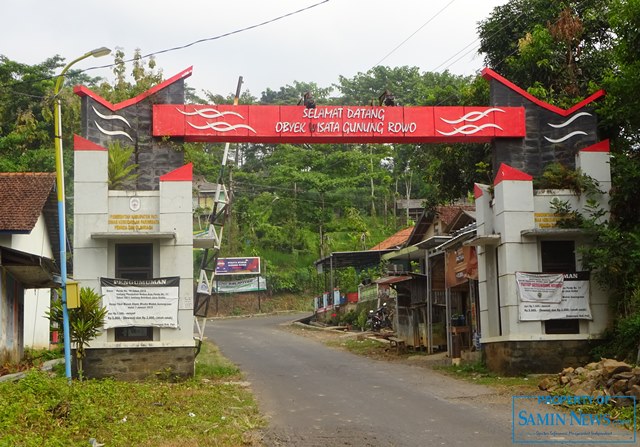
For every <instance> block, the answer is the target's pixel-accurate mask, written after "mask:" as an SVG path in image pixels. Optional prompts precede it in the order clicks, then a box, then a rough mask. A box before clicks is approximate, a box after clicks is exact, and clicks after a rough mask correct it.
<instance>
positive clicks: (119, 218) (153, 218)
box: [109, 214, 160, 231]
mask: <svg viewBox="0 0 640 447" xmlns="http://www.w3.org/2000/svg"><path fill="white" fill-rule="evenodd" d="M159 224H160V219H159V217H158V215H157V214H110V215H109V226H111V227H112V228H113V229H114V230H116V231H153V230H155V229H156V228H155V226H156V225H159Z"/></svg>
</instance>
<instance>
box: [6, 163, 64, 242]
mask: <svg viewBox="0 0 640 447" xmlns="http://www.w3.org/2000/svg"><path fill="white" fill-rule="evenodd" d="M55 182H56V175H55V174H54V173H48V172H1V173H0V231H5V232H16V233H20V232H30V231H31V230H33V227H34V226H35V224H36V222H37V221H38V217H40V214H42V213H43V210H44V208H45V205H46V203H47V199H48V198H49V196H50V194H51V193H52V191H53V187H54V185H55Z"/></svg>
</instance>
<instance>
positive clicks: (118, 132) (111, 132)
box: [94, 121, 133, 141]
mask: <svg viewBox="0 0 640 447" xmlns="http://www.w3.org/2000/svg"><path fill="white" fill-rule="evenodd" d="M94 123H95V125H96V127H97V128H98V130H99V131H100V132H102V133H103V134H105V135H111V136H116V135H123V136H125V137H127V138H128V139H130V140H131V141H133V138H131V136H130V135H129V134H128V133H126V132H125V131H124V130H105V129H103V128H102V127H100V124H98V122H97V121H94Z"/></svg>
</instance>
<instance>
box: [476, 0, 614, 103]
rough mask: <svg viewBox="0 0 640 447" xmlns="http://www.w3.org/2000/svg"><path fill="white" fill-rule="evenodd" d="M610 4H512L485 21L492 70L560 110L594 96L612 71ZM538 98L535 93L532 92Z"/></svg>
mask: <svg viewBox="0 0 640 447" xmlns="http://www.w3.org/2000/svg"><path fill="white" fill-rule="evenodd" d="M610 4H611V2H610V0H582V1H577V0H575V1H574V0H565V1H560V2H557V1H551V0H511V1H510V2H508V3H506V4H505V5H502V6H498V7H496V8H495V9H494V10H493V12H492V13H491V15H490V16H489V17H488V18H487V19H485V20H483V21H482V22H480V25H479V27H478V35H479V37H480V42H481V43H480V50H479V52H480V53H483V54H485V62H486V64H487V66H489V67H491V68H493V69H494V70H496V71H498V72H499V73H500V74H501V75H503V76H505V77H506V78H507V79H509V80H510V81H511V82H513V83H515V84H516V85H518V86H520V87H522V88H525V89H535V90H534V91H535V93H534V94H536V96H538V97H541V99H544V100H545V101H548V102H550V103H552V104H556V105H558V106H565V107H567V106H571V105H573V104H575V102H576V98H578V97H581V96H586V95H588V94H590V93H593V91H595V90H596V89H597V86H598V85H600V84H601V81H602V74H603V73H605V71H606V69H607V68H608V67H610V66H611V48H612V45H613V34H612V32H611V29H610V27H609V24H608V22H607V16H608V14H607V13H608V11H609V8H610ZM531 92H532V93H533V91H531Z"/></svg>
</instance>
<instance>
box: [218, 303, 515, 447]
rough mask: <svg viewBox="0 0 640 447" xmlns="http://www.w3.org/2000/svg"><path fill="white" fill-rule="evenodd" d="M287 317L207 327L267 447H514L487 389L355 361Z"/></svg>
mask: <svg viewBox="0 0 640 447" xmlns="http://www.w3.org/2000/svg"><path fill="white" fill-rule="evenodd" d="M293 318H294V317H292V316H291V315H287V316H263V317H254V318H243V319H226V320H214V321H210V322H209V323H208V324H207V329H206V335H207V337H209V339H211V340H212V341H213V342H214V343H216V344H217V345H218V346H219V347H220V349H221V351H222V353H223V354H224V355H225V356H226V357H227V358H229V359H230V360H231V361H233V362H234V363H236V364H237V365H238V366H239V367H240V368H241V370H242V371H243V372H244V373H245V374H246V377H247V380H249V381H250V382H251V383H252V388H253V391H254V393H255V395H256V397H257V399H258V403H259V405H260V409H261V410H262V412H263V413H264V414H266V416H267V418H268V419H269V429H268V430H267V433H266V435H265V441H264V442H265V444H266V445H268V446H376V447H379V446H396V447H401V446H427V445H429V446H431V445H432V446H439V445H442V446H456V445H464V446H469V445H473V446H477V447H482V446H487V447H495V446H502V445H505V446H506V445H512V443H511V420H510V419H511V412H510V411H511V408H510V405H504V402H501V403H500V404H499V405H496V404H495V403H492V402H491V401H492V399H491V395H492V394H494V392H493V391H492V390H491V389H490V388H487V387H484V386H479V385H474V384H469V383H465V382H460V381H458V380H455V379H452V378H449V377H445V376H443V375H441V374H438V373H436V372H433V371H430V370H429V369H426V368H418V367H412V366H407V365H402V364H395V363H389V362H383V361H376V360H371V359H368V358H364V357H360V356H356V355H354V354H351V353H349V352H345V351H342V350H339V349H333V348H329V347H327V346H325V345H323V344H322V343H319V342H318V341H315V340H312V339H308V338H306V337H300V336H297V335H295V334H292V333H290V332H287V331H283V330H282V329H281V328H280V327H279V324H282V323H286V322H289V321H291V320H292V319H293ZM503 400H504V399H503Z"/></svg>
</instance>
